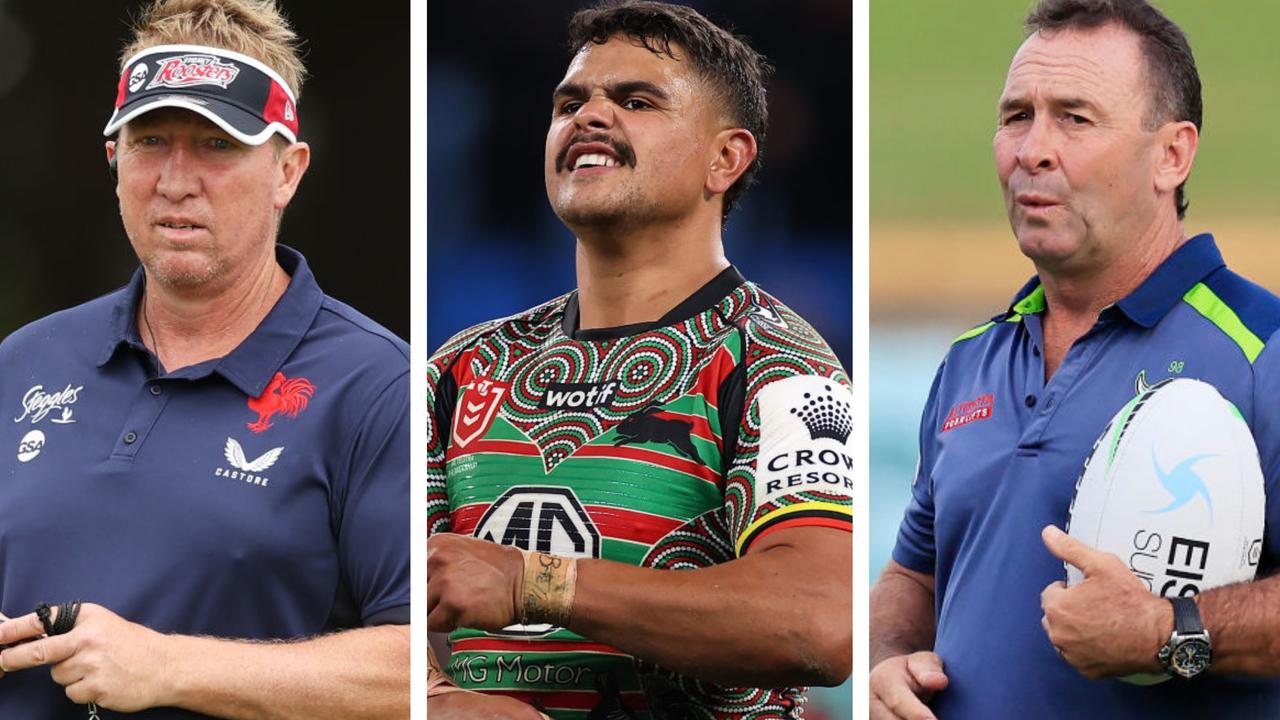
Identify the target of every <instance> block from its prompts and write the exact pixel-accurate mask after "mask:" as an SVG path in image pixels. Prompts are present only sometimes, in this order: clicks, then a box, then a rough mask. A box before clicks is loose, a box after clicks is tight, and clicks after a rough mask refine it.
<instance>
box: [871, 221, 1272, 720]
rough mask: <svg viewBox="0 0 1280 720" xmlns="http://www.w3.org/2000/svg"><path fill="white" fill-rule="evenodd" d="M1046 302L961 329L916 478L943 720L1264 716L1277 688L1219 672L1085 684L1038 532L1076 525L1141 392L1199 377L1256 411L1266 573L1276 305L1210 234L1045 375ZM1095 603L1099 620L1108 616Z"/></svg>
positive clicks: (916, 565) (1024, 294) (915, 547)
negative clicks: (1087, 477) (1117, 416)
mask: <svg viewBox="0 0 1280 720" xmlns="http://www.w3.org/2000/svg"><path fill="white" fill-rule="evenodd" d="M1044 308H1045V301H1044V291H1043V289H1042V288H1041V286H1040V285H1039V282H1038V281H1037V280H1035V279H1033V280H1032V281H1031V282H1029V283H1028V284H1027V285H1026V286H1025V287H1024V288H1023V289H1022V290H1021V291H1020V292H1019V293H1018V295H1017V297H1016V299H1015V301H1014V304H1013V306H1012V308H1011V309H1010V310H1009V311H1008V312H1007V313H1004V314H1002V315H999V316H997V317H995V318H993V319H992V321H991V322H989V323H987V324H985V325H982V326H980V327H978V328H974V329H973V330H971V331H969V332H967V333H965V334H964V335H962V336H960V338H958V339H957V340H956V342H955V343H954V344H953V345H952V347H951V350H950V352H949V353H948V354H947V357H946V359H945V360H944V361H943V363H942V366H941V368H939V370H938V374H937V377H936V378H935V379H934V383H933V388H932V390H931V392H930V396H929V400H928V403H927V405H926V407H925V411H924V414H923V417H922V420H921V427H920V469H919V471H918V472H917V475H916V478H915V480H914V485H913V488H912V495H913V497H912V500H911V503H910V504H909V506H908V508H907V511H906V514H905V516H904V518H903V521H902V525H901V528H900V530H899V534H898V542H897V545H896V547H895V548H894V552H893V557H894V559H895V560H896V561H897V562H899V563H901V564H902V565H904V566H905V567H907V568H909V569H911V570H915V571H918V572H923V573H927V574H932V575H933V576H934V577H935V579H936V598H935V603H936V604H935V608H936V612H937V622H938V629H937V639H936V645H935V649H936V651H937V652H938V653H939V654H940V655H941V656H942V659H943V662H944V663H945V667H946V673H947V675H948V677H949V678H950V683H949V685H948V687H947V689H946V690H944V691H942V692H941V693H939V694H938V695H937V696H936V699H935V701H934V704H935V706H936V709H937V713H938V715H939V717H944V718H984V719H988V718H1027V717H1036V718H1084V717H1096V718H1137V717H1159V718H1200V717H1229V718H1233V719H1235V718H1255V717H1256V718H1261V717H1275V715H1276V713H1277V712H1280V682H1277V681H1272V680H1258V679H1246V678H1232V677H1222V676H1217V675H1211V676H1208V677H1202V678H1197V679H1196V680H1194V681H1192V682H1189V683H1184V682H1178V681H1169V682H1166V683H1163V684H1160V685H1157V686H1153V687H1138V686H1135V685H1130V684H1127V683H1123V682H1121V681H1119V680H1100V681H1090V680H1087V679H1085V678H1084V677H1083V676H1082V675H1080V674H1079V673H1077V672H1076V670H1075V669H1073V668H1072V667H1071V666H1070V665H1068V664H1067V663H1066V662H1065V661H1063V660H1062V659H1061V658H1059V657H1058V655H1057V653H1056V652H1055V651H1054V649H1053V647H1052V645H1051V644H1050V643H1049V640H1048V638H1047V637H1046V635H1045V633H1044V630H1043V629H1042V628H1041V626H1040V617H1041V614H1042V611H1041V608H1040V592H1041V591H1042V590H1043V589H1044V587H1045V586H1046V585H1048V584H1049V583H1051V582H1053V581H1055V580H1063V579H1065V575H1064V571H1063V565H1062V563H1061V561H1059V560H1057V559H1056V558H1054V557H1053V556H1052V555H1051V554H1050V553H1049V551H1048V550H1047V549H1046V548H1045V547H1044V544H1043V542H1042V541H1041V539H1040V531H1041V528H1043V527H1044V526H1045V525H1048V524H1050V523H1052V524H1055V525H1057V526H1058V527H1063V526H1064V524H1065V523H1066V521H1067V514H1068V509H1069V507H1070V504H1071V499H1072V497H1073V495H1074V490H1075V482H1076V478H1077V477H1078V476H1079V475H1080V472H1081V469H1082V468H1083V466H1084V462H1085V459H1086V458H1087V457H1088V455H1089V453H1090V450H1091V448H1092V445H1093V442H1094V440H1095V439H1096V438H1097V437H1098V435H1099V434H1100V433H1101V432H1102V429H1103V427H1104V426H1105V425H1106V424H1107V422H1108V420H1109V419H1110V418H1111V416H1112V415H1113V414H1114V413H1115V412H1116V410H1117V409H1119V408H1120V407H1121V406H1122V405H1124V404H1125V403H1126V402H1127V401H1128V400H1130V399H1131V398H1132V397H1133V396H1134V395H1135V391H1136V387H1137V386H1138V384H1139V383H1145V384H1149V385H1153V384H1155V383H1156V382H1158V381H1160V380H1163V379H1165V378H1168V377H1189V378H1198V379H1201V380H1204V381H1206V382H1209V383H1211V384H1213V385H1214V386H1216V387H1217V388H1218V390H1219V391H1220V392H1221V393H1222V394H1223V395H1224V396H1225V397H1226V398H1227V399H1228V400H1230V401H1231V402H1233V403H1234V404H1235V405H1236V407H1238V408H1239V409H1240V411H1241V412H1242V413H1243V415H1244V417H1245V419H1246V421H1247V422H1248V424H1249V426H1250V428H1251V429H1252V431H1253V433H1254V437H1255V438H1256V440H1257V443H1258V449H1259V452H1260V455H1261V460H1262V467H1263V474H1264V478H1265V482H1266V492H1267V522H1266V537H1265V543H1264V544H1265V549H1264V552H1263V558H1262V562H1261V566H1260V568H1259V573H1258V574H1259V577H1261V576H1263V575H1265V574H1267V573H1268V572H1270V571H1271V570H1273V569H1275V567H1276V565H1277V561H1278V560H1280V531H1278V530H1277V528H1280V525H1278V523H1280V492H1278V491H1277V487H1276V483H1277V481H1278V480H1280V403H1277V402H1276V398H1280V349H1277V346H1278V345H1280V342H1276V341H1273V340H1272V337H1273V335H1274V334H1275V332H1276V330H1277V328H1280V299H1277V298H1276V297H1275V296H1274V295H1272V294H1271V293H1269V292H1267V291H1265V290H1263V289H1262V288H1260V287H1258V286H1256V285H1254V284H1252V283H1250V282H1249V281H1247V280H1245V279H1243V278H1241V277H1240V276H1239V275H1236V274H1235V273H1233V272H1231V271H1230V270H1228V269H1227V268H1226V267H1225V265H1224V263H1223V260H1222V256H1221V255H1220V254H1219V252H1218V249H1217V247H1216V246H1215V244H1214V241H1213V238H1212V237H1211V236H1209V235H1201V236H1197V237H1195V238H1192V239H1191V240H1188V241H1187V242H1186V243H1184V244H1183V245H1182V246H1181V247H1180V248H1178V250H1177V251H1175V252H1174V253H1173V254H1172V255H1171V256H1170V257H1169V258H1168V259H1167V260H1166V261H1165V262H1164V263H1163V264H1162V265H1161V266H1160V267H1159V268H1157V269H1156V271H1155V272H1154V273H1152V274H1151V276H1150V277H1148V278H1147V279H1146V280H1145V281H1144V282H1143V283H1142V284H1141V285H1140V286H1139V287H1138V288H1137V289H1136V290H1134V291H1133V292H1132V293H1131V294H1130V295H1129V296H1127V297H1125V298H1124V299H1123V300H1121V301H1119V302H1117V303H1116V304H1115V305H1113V306H1111V307H1108V308H1107V309H1105V310H1103V311H1102V312H1101V313H1100V315H1099V317H1098V320H1097V322H1096V324H1095V325H1094V326H1093V328H1092V329H1090V330H1089V331H1088V332H1087V333H1086V334H1085V335H1084V336H1083V337H1081V338H1080V339H1079V340H1077V341H1076V342H1075V344H1073V345H1072V346H1071V348H1070V350H1069V351H1068V353H1067V355H1066V357H1065V358H1064V359H1063V361H1062V364H1061V366H1060V367H1059V368H1058V369H1057V371H1056V372H1055V373H1054V374H1053V377H1052V378H1051V379H1050V380H1049V382H1048V383H1046V382H1045V380H1044V360H1043V347H1044V344H1043V335H1042V325H1041V315H1042V313H1043V311H1044ZM1105 611H1106V610H1105V608H1099V612H1105Z"/></svg>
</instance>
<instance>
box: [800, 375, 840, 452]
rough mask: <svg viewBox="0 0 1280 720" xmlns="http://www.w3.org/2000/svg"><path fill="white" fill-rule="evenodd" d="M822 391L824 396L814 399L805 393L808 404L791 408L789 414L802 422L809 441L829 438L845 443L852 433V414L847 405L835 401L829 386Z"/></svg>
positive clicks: (811, 394)
mask: <svg viewBox="0 0 1280 720" xmlns="http://www.w3.org/2000/svg"><path fill="white" fill-rule="evenodd" d="M822 389H823V391H825V392H826V393H827V394H826V395H822V394H818V395H817V396H816V397H815V396H814V394H813V393H811V392H807V393H805V394H804V399H805V400H807V401H808V402H805V403H801V405H800V407H798V408H791V414H792V415H797V416H799V417H800V420H801V421H802V422H804V426H805V427H806V428H808V430H809V437H810V439H813V440H817V439H818V438H830V439H832V440H835V441H837V442H840V443H843V442H846V441H847V440H848V439H849V433H850V432H852V431H853V414H852V413H851V412H850V409H849V403H848V402H847V401H845V400H837V399H835V396H834V395H832V394H831V386H830V385H824V386H823V387H822Z"/></svg>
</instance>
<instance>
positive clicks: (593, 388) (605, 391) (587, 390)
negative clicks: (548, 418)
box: [538, 380, 618, 410]
mask: <svg viewBox="0 0 1280 720" xmlns="http://www.w3.org/2000/svg"><path fill="white" fill-rule="evenodd" d="M617 387H618V381H617V380H608V381H605V382H602V383H551V384H549V385H547V392H546V394H545V395H543V396H542V401H541V402H539V403H538V406H539V407H543V408H548V409H552V410H588V409H591V408H594V407H608V406H609V402H610V401H612V399H613V393H614V390H616V389H617Z"/></svg>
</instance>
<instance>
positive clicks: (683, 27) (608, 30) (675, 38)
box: [569, 0, 773, 220]
mask: <svg viewBox="0 0 1280 720" xmlns="http://www.w3.org/2000/svg"><path fill="white" fill-rule="evenodd" d="M615 35H624V36H626V37H629V38H632V39H634V40H636V41H638V42H640V43H641V44H642V45H643V46H644V47H645V48H646V49H648V50H649V51H650V52H652V53H655V54H658V55H667V56H668V57H675V55H674V54H673V52H672V47H671V46H672V45H673V44H674V45H678V46H679V50H680V51H681V52H682V54H683V56H684V57H685V59H687V60H688V61H689V64H690V65H691V66H692V67H693V69H694V70H695V71H696V72H697V73H698V74H699V75H701V76H702V77H703V78H705V79H706V80H709V81H710V82H711V84H712V86H713V87H714V88H715V89H716V91H717V93H718V94H719V95H720V97H721V99H722V101H723V102H724V106H725V108H726V109H727V110H728V111H729V113H730V117H731V119H732V121H733V122H734V123H735V124H736V125H738V126H739V127H742V128H744V129H746V130H747V131H748V132H750V133H751V134H752V135H753V136H755V139H756V157H755V159H754V160H753V161H752V162H751V165H750V166H749V167H748V168H747V169H746V171H745V172H743V173H742V175H741V176H740V177H739V178H738V179H737V181H736V182H734V184H733V185H732V186H731V187H730V188H729V189H728V190H727V191H725V193H724V207H723V208H722V209H721V219H722V220H723V219H724V218H727V217H728V215H729V211H730V210H732V209H733V207H734V205H735V204H737V202H738V198H739V197H741V196H742V193H744V192H746V189H747V188H748V187H750V186H751V183H752V182H754V181H755V178H756V174H757V173H759V172H760V162H761V158H762V157H763V155H764V138H765V130H766V128H767V126H768V124H769V103H768V99H767V98H766V94H765V82H766V81H767V80H768V78H769V74H770V73H771V72H772V70H773V69H772V68H771V67H770V66H769V63H768V62H767V61H766V60H765V58H764V56H763V55H761V54H760V53H758V52H756V51H755V50H753V49H751V47H750V46H749V45H747V43H746V41H745V39H744V38H741V37H739V36H736V35H734V34H733V33H731V32H729V31H727V30H724V29H722V28H720V27H718V26H716V25H715V24H714V23H712V22H711V21H710V20H707V19H706V18H705V17H703V16H702V15H699V14H698V12H697V11H696V10H694V9H692V8H688V7H685V6H683V5H670V4H667V3H663V2H651V1H650V0H610V1H609V2H603V3H601V4H599V5H596V6H595V7H592V8H588V9H586V10H580V11H578V12H577V13H576V14H574V16H573V19H571V20H570V21H569V47H570V51H571V52H573V53H575V54H576V53H577V52H578V51H580V50H582V48H584V47H586V45H587V43H595V44H597V45H603V44H605V43H606V42H608V41H609V38H611V37H614V36H615Z"/></svg>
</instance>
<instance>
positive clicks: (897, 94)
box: [870, 0, 1280, 242]
mask: <svg viewBox="0 0 1280 720" xmlns="http://www.w3.org/2000/svg"><path fill="white" fill-rule="evenodd" d="M1158 5H1159V6H1160V7H1161V8H1162V9H1163V10H1164V11H1165V13H1166V14H1168V15H1169V17H1171V18H1172V19H1173V20H1174V22H1176V23H1178V24H1179V25H1180V26H1181V27H1182V29H1183V30H1184V32H1186V33H1187V36H1188V38H1189V40H1190V42H1191V48H1192V51H1193V52H1194V54H1195V57H1196V63H1197V65H1198V67H1199V69H1200V77H1201V82H1202V84H1203V86H1204V91H1203V95H1204V106H1205V113H1204V115H1205V117H1204V128H1203V132H1202V135H1201V145H1200V150H1199V153H1198V155H1197V157H1196V161H1195V166H1194V170H1193V171H1192V174H1191V179H1190V182H1189V183H1188V185H1187V196H1188V199H1189V200H1190V201H1191V210H1190V212H1189V215H1188V219H1189V220H1193V219H1200V220H1207V219H1212V218H1220V219H1227V218H1230V219H1238V220H1263V219H1268V218H1272V217H1277V218H1278V219H1280V213H1278V212H1277V208H1280V177H1278V173H1280V43H1278V42H1277V41H1276V35H1277V28H1278V27H1280V2H1275V1H1274V0H1231V1H1230V2H1209V1H1207V0H1167V1H1166V2H1160V3H1158ZM1030 6H1031V3H1030V2H1027V0H970V1H965V0H872V1H871V6H870V14H871V30H870V36H871V47H870V56H871V78H870V80H871V83H870V86H871V98H870V113H871V156H870V160H871V217H872V221H873V222H877V221H894V222H920V221H926V222H931V223H936V222H945V221H948V220H955V221H959V222H994V223H1003V221H1004V208H1003V204H1002V202H1001V199H1000V192H999V186H998V185H997V183H996V178H995V170H994V167H993V163H992V159H991V137H992V134H993V133H994V131H995V123H996V113H995V105H996V100H997V98H998V97H999V95H1000V91H1001V88H1002V87H1003V85H1004V77H1005V72H1006V71H1007V69H1008V65H1009V61H1010V59H1011V58H1012V57H1013V53H1014V52H1015V50H1016V49H1017V47H1018V45H1019V44H1020V43H1021V42H1022V39H1023V31H1022V19H1023V17H1025V15H1026V11H1027V9H1028V8H1029V7H1030ZM1196 224H1199V223H1196ZM1188 229H1191V228H1188ZM875 239H876V238H875V235H874V234H873V237H872V241H873V242H875Z"/></svg>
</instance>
